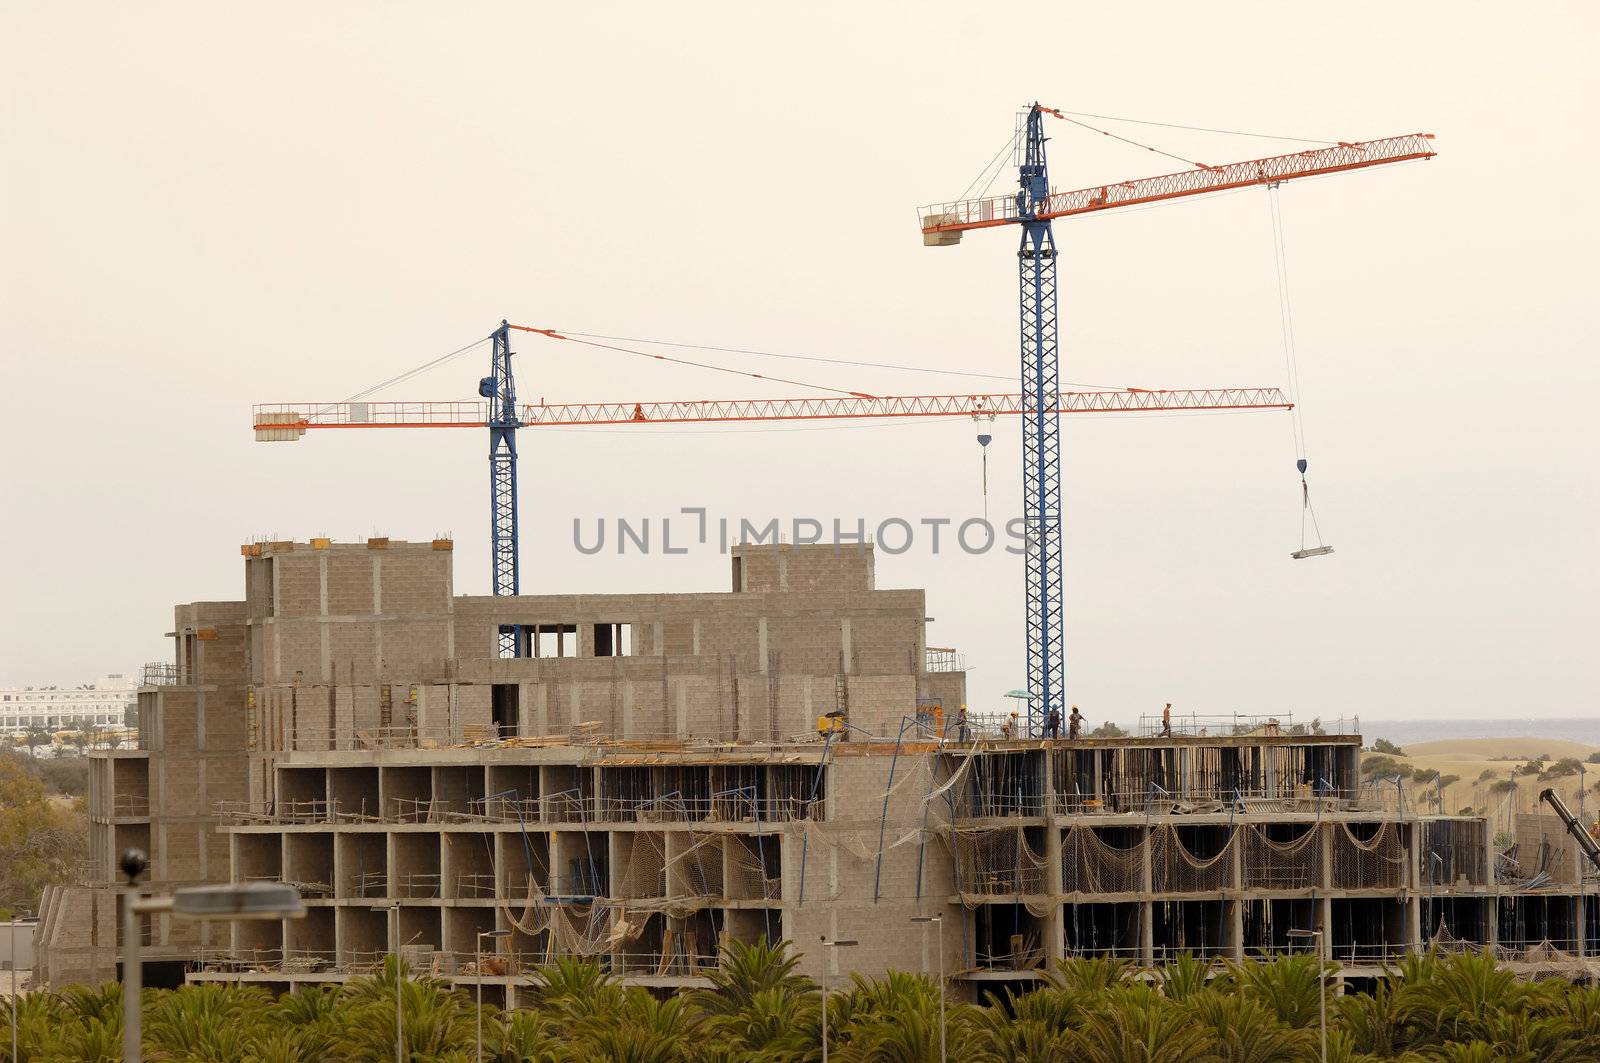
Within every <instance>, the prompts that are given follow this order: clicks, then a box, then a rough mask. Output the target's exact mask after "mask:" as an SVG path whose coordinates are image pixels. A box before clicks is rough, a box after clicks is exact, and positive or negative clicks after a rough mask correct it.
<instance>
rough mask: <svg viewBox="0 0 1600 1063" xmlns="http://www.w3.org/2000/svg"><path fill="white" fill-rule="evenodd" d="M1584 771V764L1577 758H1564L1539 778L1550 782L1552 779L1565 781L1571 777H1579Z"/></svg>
mask: <svg viewBox="0 0 1600 1063" xmlns="http://www.w3.org/2000/svg"><path fill="white" fill-rule="evenodd" d="M1582 771H1583V762H1582V761H1581V760H1579V759H1578V758H1577V757H1562V758H1561V759H1560V760H1558V761H1556V762H1555V763H1554V764H1552V765H1550V766H1549V767H1548V768H1545V769H1544V770H1543V771H1541V772H1540V773H1539V778H1540V779H1542V780H1544V781H1546V782H1548V781H1549V780H1551V779H1564V778H1566V777H1567V776H1569V775H1577V774H1579V773H1581V772H1582Z"/></svg>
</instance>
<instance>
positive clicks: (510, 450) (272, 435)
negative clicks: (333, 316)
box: [251, 321, 1292, 657]
mask: <svg viewBox="0 0 1600 1063" xmlns="http://www.w3.org/2000/svg"><path fill="white" fill-rule="evenodd" d="M512 332H525V333H537V334H540V335H543V336H546V337H549V338H551V339H556V340H566V339H571V338H572V337H568V336H565V335H563V334H561V333H558V332H556V331H554V330H552V329H541V328H533V327H531V326H527V325H513V324H509V323H508V322H505V321H502V322H500V325H499V327H497V328H496V329H495V330H494V332H493V333H491V334H490V337H489V338H490V340H491V342H492V344H493V346H492V355H491V371H490V374H489V375H488V376H486V377H484V378H483V379H482V380H481V381H479V384H478V394H479V395H480V396H481V397H482V398H483V400H484V401H483V402H366V401H354V400H352V401H346V402H308V403H272V404H259V405H257V406H255V407H254V408H253V410H252V417H251V422H252V425H253V427H254V429H255V436H256V439H257V440H259V441H263V442H288V441H294V440H298V439H300V438H301V437H303V436H304V435H305V434H306V432H308V431H311V430H314V429H356V428H477V429H482V428H487V429H488V430H489V508H490V525H489V527H490V557H491V565H492V578H493V582H492V586H493V592H494V594H496V595H514V594H517V593H519V591H520V589H521V581H520V572H519V568H520V566H519V563H518V555H517V534H518V518H517V431H518V430H519V429H522V428H541V427H545V428H557V427H574V426H585V425H589V426H594V425H641V424H643V425H655V424H659V425H674V424H726V423H732V422H751V421H816V420H856V419H862V418H884V417H899V418H906V417H985V418H990V417H994V416H997V415H998V416H1005V415H1018V414H1021V413H1023V412H1024V397H1023V396H1021V395H1009V394H966V395H867V394H864V393H860V392H848V393H844V394H841V395H837V396H827V397H802V398H781V399H706V400H698V401H689V402H638V401H634V402H575V403H548V402H544V401H540V402H538V403H536V404H524V405H518V403H517V401H516V381H515V377H514V375H513V372H512V366H511V359H512V354H513V352H512V349H511V333H512ZM579 342H582V341H581V340H580V341H579ZM749 375H752V376H755V375H757V374H749ZM1053 394H1054V401H1055V403H1056V406H1055V408H1054V409H1053V410H1052V411H1051V412H1052V413H1076V414H1093V413H1128V412H1159V411H1170V410H1195V411H1200V410H1288V409H1290V408H1291V405H1292V404H1291V403H1290V402H1289V400H1288V398H1287V397H1285V395H1284V393H1283V392H1282V391H1281V390H1279V389H1278V388H1212V389H1205V390H1187V391H1157V390H1147V389H1141V388H1126V389H1122V390H1110V389H1108V390H1103V391H1063V392H1055V393H1053ZM499 644H500V655H501V656H502V657H515V656H518V655H519V654H520V653H521V652H522V648H521V635H520V632H519V631H518V630H517V628H516V627H515V626H513V625H507V626H504V627H502V628H501V629H500V631H499Z"/></svg>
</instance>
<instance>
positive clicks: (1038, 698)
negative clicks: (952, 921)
mask: <svg viewBox="0 0 1600 1063" xmlns="http://www.w3.org/2000/svg"><path fill="white" fill-rule="evenodd" d="M1043 117H1044V112H1043V110H1042V109H1041V108H1040V107H1039V105H1038V104H1034V105H1033V107H1032V109H1031V110H1029V112H1028V120H1027V130H1026V134H1025V139H1024V142H1023V145H1022V161H1021V165H1020V166H1019V167H1018V171H1017V180H1018V184H1019V186H1020V187H1019V188H1018V190H1017V197H1016V203H1017V218H1018V221H1019V222H1020V226H1021V229H1022V239H1021V242H1020V244H1019V246H1018V248H1017V274H1018V280H1019V282H1020V291H1021V298H1020V304H1021V343H1022V485H1023V490H1022V497H1023V501H1022V505H1023V512H1022V515H1023V527H1024V534H1025V536H1026V539H1025V554H1024V560H1025V563H1026V567H1027V603H1028V604H1027V644H1028V645H1027V649H1028V692H1029V693H1030V694H1031V695H1032V697H1030V698H1029V699H1028V731H1027V733H1028V734H1030V735H1033V734H1039V733H1040V732H1041V730H1042V728H1043V724H1044V720H1045V719H1046V718H1047V717H1048V716H1049V714H1050V712H1051V711H1052V710H1054V711H1056V712H1057V713H1058V714H1059V715H1058V716H1057V719H1058V720H1061V719H1065V718H1066V713H1065V712H1062V711H1061V710H1062V709H1063V708H1064V706H1063V705H1062V704H1061V702H1062V697H1063V691H1064V690H1065V688H1066V668H1067V662H1066V639H1065V637H1064V635H1063V627H1064V626H1065V620H1064V612H1065V609H1064V606H1065V594H1064V587H1063V576H1062V564H1061V552H1062V539H1061V519H1062V518H1061V418H1060V413H1059V409H1060V405H1061V402H1060V379H1061V378H1060V364H1061V358H1060V348H1059V345H1058V344H1057V342H1056V239H1055V232H1054V229H1053V228H1052V226H1051V221H1050V218H1049V217H1048V216H1044V217H1041V215H1043V214H1044V212H1045V210H1046V207H1047V201H1048V200H1049V198H1050V172H1049V167H1048V166H1047V165H1046V163H1045V151H1044V145H1045V135H1044V123H1043Z"/></svg>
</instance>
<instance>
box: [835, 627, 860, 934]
mask: <svg viewBox="0 0 1600 1063" xmlns="http://www.w3.org/2000/svg"><path fill="white" fill-rule="evenodd" d="M839 653H840V654H841V655H842V659H843V664H841V665H840V669H839V670H840V671H842V672H844V673H845V674H846V675H849V674H850V673H851V672H853V671H855V666H854V665H853V664H852V663H851V661H852V658H853V657H854V656H855V655H854V653H853V652H852V651H851V649H850V618H849V617H848V616H846V617H841V618H840V620H839ZM830 951H832V950H830Z"/></svg>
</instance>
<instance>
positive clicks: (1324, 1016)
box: [1288, 930, 1328, 1063]
mask: <svg viewBox="0 0 1600 1063" xmlns="http://www.w3.org/2000/svg"><path fill="white" fill-rule="evenodd" d="M1288 936H1289V937H1292V938H1308V939H1310V941H1311V945H1312V947H1313V948H1315V949H1316V950H1317V1012H1318V1028H1319V1033H1320V1035H1321V1037H1322V1063H1328V965H1327V963H1325V962H1324V961H1323V958H1322V931H1320V930H1291V931H1289V932H1288Z"/></svg>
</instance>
